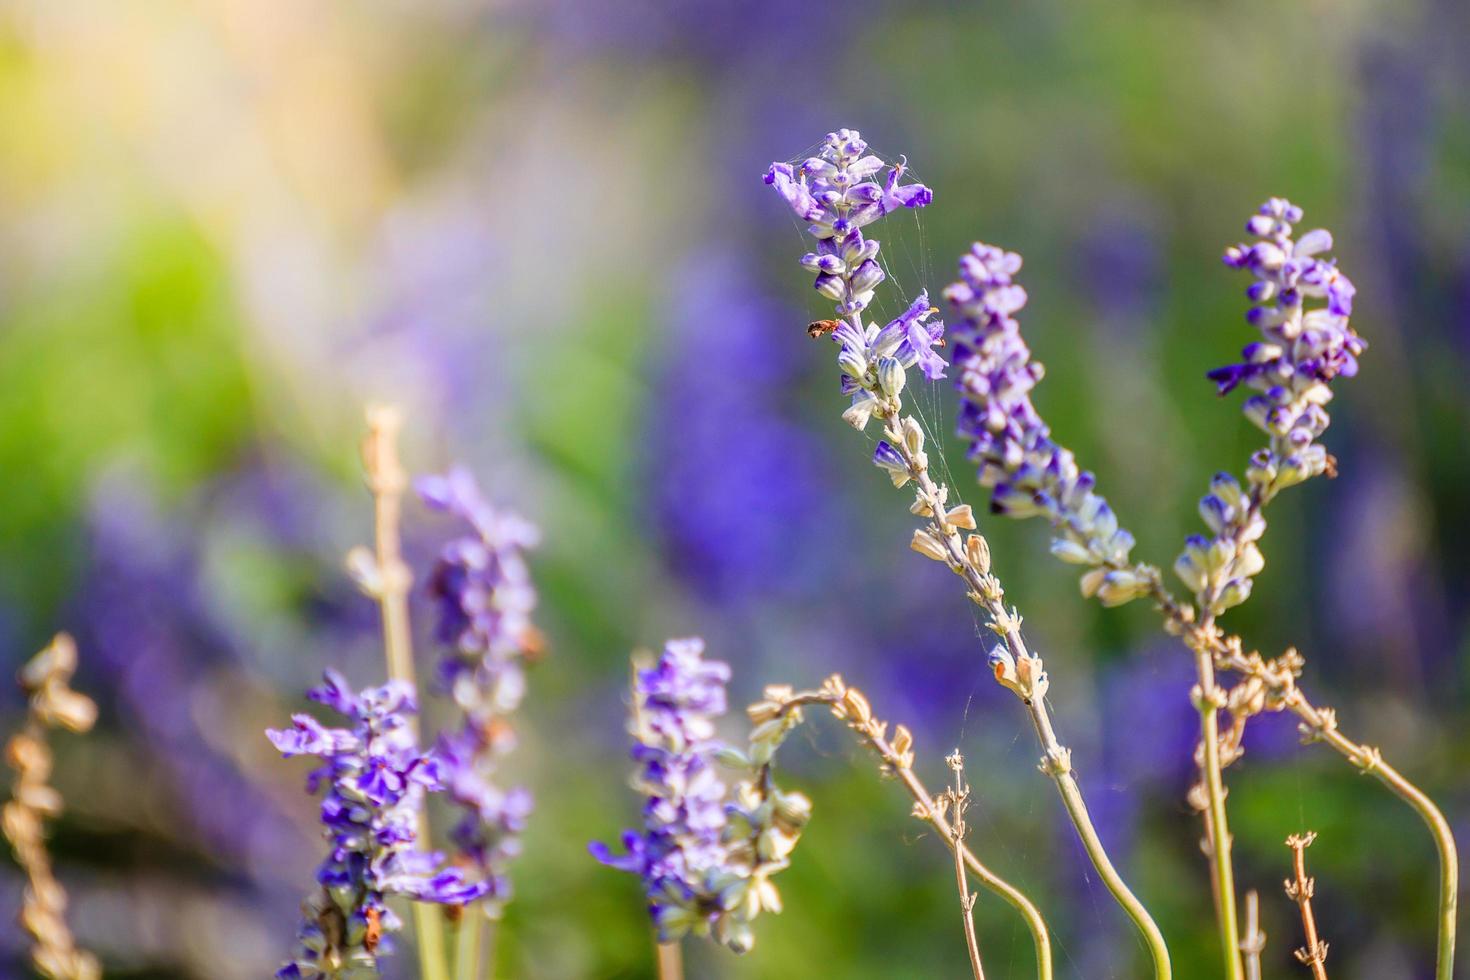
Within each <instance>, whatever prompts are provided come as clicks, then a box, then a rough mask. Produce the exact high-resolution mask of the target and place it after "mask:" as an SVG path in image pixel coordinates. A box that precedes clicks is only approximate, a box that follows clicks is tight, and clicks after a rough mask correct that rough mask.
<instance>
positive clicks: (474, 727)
mask: <svg viewBox="0 0 1470 980" xmlns="http://www.w3.org/2000/svg"><path fill="white" fill-rule="evenodd" d="M418 491H419V495H420V496H421V497H422V499H423V500H424V502H425V503H426V504H428V506H430V507H431V508H433V509H435V510H438V511H440V512H443V513H446V514H450V515H452V516H454V517H457V518H459V519H461V520H463V521H464V522H465V523H466V524H467V525H468V526H469V529H470V530H469V533H468V534H466V535H464V536H462V537H458V538H455V539H454V540H452V541H451V542H450V543H449V544H447V545H446V546H445V547H444V549H443V550H442V551H441V553H440V555H439V559H438V561H437V563H436V564H435V567H434V572H433V575H432V577H431V579H430V582H429V591H430V594H431V595H432V596H433V597H434V599H435V601H436V604H437V606H438V612H439V620H438V638H439V640H440V641H441V642H442V643H443V644H444V649H445V654H444V656H443V658H442V659H441V660H440V663H439V680H440V683H441V684H442V685H443V686H444V688H445V690H447V691H448V692H449V694H450V696H451V697H452V698H453V700H454V703H455V705H456V706H457V707H458V708H459V709H460V711H461V712H462V715H463V717H462V721H461V723H460V725H459V727H458V729H457V730H456V731H452V732H446V733H445V734H443V735H441V736H440V738H439V742H438V746H437V756H438V759H439V762H440V764H441V768H442V770H443V779H444V784H445V789H446V792H447V794H448V796H449V797H450V799H452V800H453V801H454V802H455V804H456V805H458V806H459V807H460V808H461V809H462V811H463V815H462V816H461V818H460V820H459V821H458V822H457V823H456V824H455V826H454V829H453V830H452V831H451V833H450V838H451V840H453V842H454V844H455V846H456V847H457V848H458V849H459V851H460V853H461V854H462V855H463V856H464V857H465V858H466V859H468V861H469V862H471V863H472V864H473V865H474V866H475V867H476V868H478V869H479V872H480V875H481V878H482V880H483V882H484V886H485V888H486V889H487V892H486V895H487V900H488V901H489V902H490V903H492V904H493V907H491V906H487V911H492V912H493V911H495V909H498V907H499V906H500V905H502V904H503V903H504V902H506V901H507V900H509V898H510V879H509V877H508V875H507V867H508V864H509V862H510V861H511V859H513V858H514V857H515V856H516V855H517V854H518V853H519V852H520V839H519V836H520V833H521V832H522V830H524V828H525V824H526V820H527V818H528V817H529V816H530V813H531V794H530V792H529V791H528V790H526V789H524V788H523V787H514V788H511V789H509V790H507V789H502V788H501V787H499V786H498V785H496V783H495V782H494V775H495V770H496V766H497V763H498V761H499V760H500V759H501V758H502V757H503V756H504V755H505V754H506V753H508V752H510V751H511V750H512V749H513V748H514V747H515V741H516V739H515V730H514V728H513V727H512V726H511V724H510V722H509V717H510V716H511V714H513V713H514V712H515V710H516V709H517V708H518V707H519V706H520V703H521V699H522V698H523V696H524V694H525V690H526V680H525V670H524V661H525V658H526V656H527V655H528V654H533V653H536V652H537V651H539V649H540V646H541V638H540V633H539V632H538V631H537V629H536V628H535V626H534V625H533V624H532V622H531V613H532V611H533V610H534V609H535V606H536V590H535V588H534V587H533V585H532V582H531V576H530V571H529V570H528V568H527V566H526V561H525V550H526V549H527V548H529V547H531V546H533V545H534V544H536V542H537V539H538V534H537V531H536V528H535V527H534V526H532V525H531V524H530V523H528V522H527V521H525V520H522V519H521V518H520V517H518V516H516V515H515V514H512V513H509V512H506V511H499V510H496V509H495V508H494V507H492V506H491V505H490V504H489V503H488V502H487V501H486V500H485V498H484V495H483V494H482V493H481V492H480V489H479V487H478V486H477V484H476V483H475V479H474V477H473V476H472V475H471V474H470V473H469V472H468V471H467V470H464V469H458V468H457V469H454V470H451V471H450V472H449V473H448V474H446V475H444V476H432V477H426V478H424V479H422V480H420V481H419V482H418Z"/></svg>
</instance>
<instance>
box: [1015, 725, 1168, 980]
mask: <svg viewBox="0 0 1470 980" xmlns="http://www.w3.org/2000/svg"><path fill="white" fill-rule="evenodd" d="M1027 707H1028V708H1030V709H1031V720H1032V723H1033V724H1034V726H1035V727H1036V734H1037V737H1038V738H1039V739H1041V743H1042V746H1043V749H1044V750H1045V752H1046V755H1045V756H1044V757H1043V761H1042V764H1041V768H1042V771H1043V772H1045V773H1047V775H1049V776H1051V777H1052V780H1053V781H1054V782H1055V783H1056V786H1057V792H1058V793H1060V794H1061V797H1062V805H1063V807H1065V808H1066V810H1067V816H1069V817H1071V818H1072V826H1073V827H1075V828H1076V829H1077V837H1078V839H1079V840H1081V842H1082V847H1083V849H1084V850H1086V851H1087V856H1088V857H1089V858H1090V859H1091V860H1092V865H1093V867H1094V868H1096V869H1097V873H1098V876H1099V877H1101V878H1102V881H1103V884H1104V885H1105V886H1107V889H1108V891H1109V892H1111V893H1112V896H1113V898H1114V900H1116V901H1117V903H1118V904H1119V905H1120V906H1122V908H1123V911H1124V912H1125V913H1126V914H1127V916H1128V918H1130V919H1132V920H1133V924H1134V925H1135V926H1137V928H1138V932H1139V934H1140V935H1141V936H1142V937H1143V941H1144V944H1145V945H1146V946H1148V951H1149V955H1150V956H1151V957H1152V958H1153V964H1154V977H1155V978H1156V980H1169V977H1170V976H1171V975H1172V973H1171V967H1170V964H1169V947H1168V944H1166V943H1165V942H1164V934H1163V933H1162V932H1160V931H1159V927H1158V924H1157V923H1156V922H1154V920H1153V916H1151V915H1149V912H1148V909H1147V908H1145V907H1144V904H1143V903H1142V902H1141V901H1139V900H1138V896H1136V895H1134V894H1133V892H1132V891H1131V890H1130V889H1129V888H1128V885H1127V883H1126V882H1124V881H1123V876H1122V875H1120V874H1118V869H1117V868H1115V867H1113V862H1112V859H1110V858H1109V857H1108V852H1107V848H1105V847H1103V842H1102V839H1101V838H1100V837H1098V835H1097V830H1096V828H1094V827H1093V826H1092V818H1091V817H1090V816H1089V815H1088V813H1087V803H1086V802H1085V801H1084V800H1083V799H1082V789H1081V787H1080V786H1078V784H1077V778H1076V777H1075V776H1073V775H1072V768H1071V756H1072V753H1071V750H1069V749H1066V748H1064V747H1063V746H1062V745H1061V743H1059V742H1058V741H1057V738H1056V735H1055V733H1053V732H1052V730H1051V719H1050V717H1049V716H1048V715H1047V712H1046V706H1045V704H1044V703H1043V701H1042V700H1041V699H1039V698H1038V699H1035V700H1033V701H1030V702H1028V703H1027Z"/></svg>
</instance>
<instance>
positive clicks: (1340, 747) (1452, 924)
mask: <svg viewBox="0 0 1470 980" xmlns="http://www.w3.org/2000/svg"><path fill="white" fill-rule="evenodd" d="M1161 605H1163V604H1162V603H1161ZM1165 611H1166V612H1167V613H1169V614H1170V616H1171V618H1176V617H1175V614H1174V613H1173V612H1172V611H1171V610H1169V609H1168V608H1167V607H1165ZM1176 621H1178V622H1183V620H1182V618H1177V619H1176ZM1232 639H1234V638H1232ZM1207 640H1208V642H1209V645H1210V649H1211V652H1212V654H1213V655H1214V656H1215V657H1216V658H1218V663H1219V665H1220V667H1221V668H1222V669H1228V670H1231V671H1234V672H1235V673H1237V674H1240V675H1242V676H1245V677H1251V678H1255V679H1256V680H1258V681H1260V682H1261V683H1262V684H1263V685H1264V686H1265V688H1266V689H1267V690H1268V691H1270V692H1271V694H1272V696H1273V697H1275V698H1277V699H1279V701H1280V703H1281V705H1282V707H1284V708H1287V709H1289V710H1290V711H1291V712H1292V713H1293V714H1295V715H1296V716H1297V717H1298V718H1300V719H1301V720H1302V730H1303V732H1304V733H1306V734H1309V735H1310V736H1311V737H1312V738H1314V739H1315V740H1317V741H1321V742H1325V743H1327V744H1328V745H1330V746H1331V747H1332V748H1333V749H1335V750H1336V751H1337V752H1338V753H1339V754H1340V755H1342V756H1343V758H1345V759H1347V760H1348V761H1349V762H1351V763H1352V764H1353V765H1355V766H1357V767H1358V768H1359V769H1360V770H1362V771H1363V772H1365V773H1368V774H1370V775H1372V776H1373V778H1374V779H1377V780H1378V781H1379V782H1380V783H1382V784H1383V785H1384V786H1387V787H1388V788H1389V790H1391V791H1392V792H1393V793H1394V795H1396V796H1397V797H1398V798H1399V799H1401V800H1403V801H1404V802H1405V803H1407V804H1408V805H1409V806H1411V807H1413V808H1414V812H1415V813H1417V814H1419V817H1420V819H1421V820H1423V821H1424V825H1425V826H1426V827H1428V828H1429V833H1430V836H1432V837H1433V838H1434V846H1435V850H1436V851H1438V853H1439V939H1438V944H1437V947H1436V957H1435V970H1434V976H1435V980H1453V976H1454V970H1455V930H1456V924H1457V923H1456V919H1457V912H1458V905H1459V891H1460V858H1459V853H1458V852H1457V850H1456V848H1455V837H1454V834H1453V832H1451V830H1450V825H1449V821H1447V820H1446V819H1445V817H1444V814H1443V813H1441V812H1440V809H1439V807H1437V806H1436V805H1435V804H1434V801H1433V800H1431V799H1430V798H1429V797H1428V796H1427V795H1425V793H1424V791H1423V790H1421V789H1420V788H1419V787H1417V786H1415V785H1414V784H1413V783H1411V782H1410V781H1409V780H1408V779H1406V778H1405V777H1404V775H1403V774H1402V773H1400V772H1399V771H1398V770H1397V769H1395V768H1394V767H1393V766H1391V765H1390V764H1389V763H1388V762H1386V761H1385V760H1384V758H1383V754H1382V753H1381V752H1379V751H1378V750H1377V749H1376V748H1373V747H1372V746H1369V745H1364V744H1361V743H1358V742H1354V741H1353V740H1352V739H1350V738H1348V737H1347V736H1345V735H1343V734H1342V732H1340V731H1338V729H1337V714H1336V712H1334V711H1333V710H1332V709H1330V708H1319V707H1317V706H1316V705H1314V704H1312V702H1311V701H1309V700H1308V699H1307V696H1306V695H1305V694H1303V693H1302V691H1301V689H1300V688H1298V687H1297V686H1296V676H1297V674H1298V673H1300V663H1301V660H1300V657H1299V656H1297V655H1296V653H1295V651H1290V653H1291V654H1292V656H1293V657H1294V658H1295V659H1296V661H1297V666H1296V667H1295V668H1293V667H1290V666H1282V665H1281V664H1279V663H1270V664H1268V663H1267V662H1265V661H1263V660H1262V659H1261V658H1260V657H1259V656H1257V655H1254V654H1252V655H1251V656H1246V655H1244V654H1243V653H1241V651H1240V646H1239V643H1238V642H1234V643H1231V642H1226V641H1225V640H1224V639H1223V638H1221V637H1220V636H1219V635H1218V634H1216V635H1213V636H1209V635H1207Z"/></svg>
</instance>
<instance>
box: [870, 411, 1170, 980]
mask: <svg viewBox="0 0 1470 980" xmlns="http://www.w3.org/2000/svg"><path fill="white" fill-rule="evenodd" d="M897 401H898V400H897V398H894V399H893V402H894V407H892V408H891V409H890V410H885V411H883V412H882V413H881V415H880V413H875V415H879V417H882V418H884V419H885V421H886V422H887V427H886V431H885V434H886V435H887V436H888V437H889V439H891V440H892V441H893V446H894V448H895V449H896V450H897V451H898V453H899V455H900V456H901V457H902V458H903V461H904V463H905V464H906V465H907V467H908V473H909V476H910V477H911V478H912V479H913V480H914V482H915V483H917V484H918V487H919V497H920V499H921V500H922V501H924V504H925V509H926V510H927V511H928V513H929V514H930V515H931V516H932V517H933V523H932V524H931V525H930V531H929V532H928V533H929V540H931V541H934V542H937V544H938V546H939V547H940V549H941V552H942V553H941V554H940V555H938V556H936V555H930V557H939V558H940V559H941V560H943V561H945V563H946V564H948V565H949V567H950V569H951V570H952V571H954V572H955V573H956V574H958V575H960V576H961V577H963V578H964V579H965V581H966V583H967V584H968V585H969V586H970V598H971V599H972V601H974V602H975V603H976V604H978V605H980V606H981V607H982V608H983V609H985V610H986V612H987V614H988V615H989V618H990V624H989V625H990V628H991V629H992V630H993V631H994V632H996V633H997V634H999V635H1000V636H1001V638H1002V639H1003V640H1004V641H1005V645H1006V649H1007V651H1008V653H1009V655H1010V658H1011V659H1012V660H1013V662H1014V664H1015V665H1016V667H1017V668H1018V669H1019V670H1021V671H1023V672H1026V676H1025V677H1019V678H1017V680H1018V683H1016V684H1015V685H1010V684H1008V685H1007V686H1010V687H1011V689H1012V691H1013V692H1014V693H1016V694H1017V696H1018V697H1020V699H1021V702H1022V703H1023V704H1024V705H1025V706H1026V710H1027V713H1028V714H1029V715H1030V717H1031V723H1032V727H1033V728H1034V729H1035V730H1036V738H1037V741H1038V742H1039V743H1040V745H1041V750H1042V761H1041V766H1040V768H1041V771H1042V772H1043V773H1045V774H1046V775H1047V776H1049V777H1051V779H1052V781H1053V782H1054V783H1055V784H1056V788H1057V793H1058V795H1059V796H1060V797H1061V800H1062V806H1063V807H1064V808H1065V809H1066V811H1067V815H1068V817H1070V818H1071V820H1072V826H1073V827H1074V828H1076V831H1077V836H1078V838H1079V839H1080V840H1081V842H1082V846H1083V848H1084V850H1086V851H1087V856H1088V858H1089V859H1090V860H1091V861H1092V864H1093V867H1094V868H1096V869H1097V873H1098V876H1099V877H1100V878H1102V881H1103V884H1104V885H1105V886H1106V887H1107V889H1108V891H1109V892H1110V893H1111V894H1112V896H1113V898H1114V899H1115V900H1116V901H1117V902H1118V904H1119V905H1120V906H1121V907H1122V909H1123V911H1124V913H1125V914H1126V915H1127V916H1128V918H1129V919H1131V920H1132V921H1133V924H1134V925H1135V926H1136V927H1137V929H1138V931H1139V934H1140V935H1141V936H1142V937H1143V941H1144V944H1145V945H1146V946H1147V947H1148V950H1149V955H1150V957H1151V959H1152V961H1153V967H1154V977H1155V978H1156V980H1169V978H1170V977H1171V976H1172V974H1173V970H1172V967H1171V966H1170V961H1169V947H1168V945H1167V944H1166V943H1165V942H1164V935H1163V933H1162V932H1160V931H1159V927H1158V924H1157V923H1155V922H1154V920H1153V917H1152V916H1151V915H1150V914H1149V912H1148V909H1147V908H1145V907H1144V904H1143V903H1142V902H1141V901H1139V899H1138V897H1137V896H1136V895H1134V894H1133V892H1132V890H1130V889H1129V887H1128V885H1127V883H1126V882H1124V881H1123V876H1122V875H1120V874H1119V873H1118V870H1117V869H1116V868H1115V867H1114V866H1113V862H1112V859H1111V858H1109V857H1108V853H1107V849H1106V848H1105V847H1104V846H1103V843H1102V839H1101V838H1099V837H1098V835H1097V830H1096V829H1095V828H1094V827H1093V825H1092V818H1091V816H1089V814H1088V812H1087V804H1086V802H1085V801H1084V800H1083V797H1082V789H1081V787H1080V786H1079V785H1078V783H1077V779H1076V777H1075V776H1074V775H1073V774H1072V753H1071V750H1070V749H1068V748H1066V747H1065V746H1063V745H1062V744H1061V742H1060V741H1059V740H1058V739H1057V736H1056V730H1055V728H1054V727H1053V725H1052V721H1051V714H1050V712H1049V711H1048V709H1047V706H1046V697H1045V694H1046V680H1045V672H1044V671H1042V669H1041V658H1040V657H1037V656H1034V655H1033V654H1032V653H1031V652H1030V651H1029V650H1027V648H1026V644H1025V641H1024V640H1023V639H1022V637H1021V628H1020V618H1019V617H1018V616H1017V615H1015V614H1014V613H1013V612H1011V611H1010V610H1007V609H1006V607H1005V602H1004V593H1003V592H1002V590H1001V587H1000V583H999V581H997V579H996V578H995V576H993V575H991V574H989V568H988V565H989V547H988V545H984V544H983V543H984V538H983V537H981V536H980V535H979V534H973V535H971V536H970V540H971V541H972V542H974V541H978V542H981V546H977V550H979V549H980V547H983V551H984V559H983V561H984V564H985V565H986V566H987V567H986V568H984V569H981V568H980V567H978V565H977V562H976V560H975V557H974V556H972V555H971V554H970V552H969V549H968V548H967V546H966V543H965V542H964V541H963V540H962V539H961V538H960V535H959V531H958V527H959V525H957V524H955V523H953V522H952V520H951V517H950V515H952V514H954V512H955V510H956V509H958V508H952V509H949V510H946V507H947V504H948V500H947V498H948V489H947V488H944V487H939V486H937V485H936V484H935V483H934V480H933V478H932V477H931V476H930V475H929V467H928V462H927V460H926V459H925V458H924V457H923V454H922V452H921V451H920V450H919V449H918V448H916V447H915V446H913V445H910V441H911V440H910V439H909V438H905V436H906V434H907V433H906V427H905V425H903V424H900V423H899V422H898V421H897V419H898V417H899V412H898V409H897ZM906 422H908V423H910V424H913V425H914V428H917V425H916V423H913V420H912V419H908V420H906ZM969 526H970V527H973V526H974V523H973V518H971V519H970V521H969ZM920 533H923V532H920ZM916 544H917V541H916ZM1003 683H1004V681H1003Z"/></svg>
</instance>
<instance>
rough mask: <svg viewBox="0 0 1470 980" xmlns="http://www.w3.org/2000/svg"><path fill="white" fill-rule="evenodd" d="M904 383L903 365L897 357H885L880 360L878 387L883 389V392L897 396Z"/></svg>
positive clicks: (890, 396)
mask: <svg viewBox="0 0 1470 980" xmlns="http://www.w3.org/2000/svg"><path fill="white" fill-rule="evenodd" d="M903 385H904V373H903V365H902V364H900V363H898V359H897V358H894V357H885V358H883V359H881V360H880V361H878V387H880V388H882V389H883V394H885V395H887V396H888V397H889V398H896V397H898V393H899V392H901V391H903Z"/></svg>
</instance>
